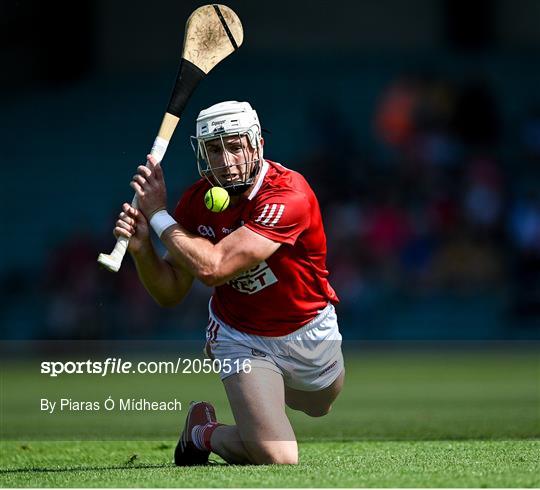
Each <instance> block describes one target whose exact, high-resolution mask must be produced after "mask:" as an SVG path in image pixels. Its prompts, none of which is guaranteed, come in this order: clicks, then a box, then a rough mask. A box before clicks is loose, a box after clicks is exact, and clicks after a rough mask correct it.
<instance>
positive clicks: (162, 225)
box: [150, 209, 178, 238]
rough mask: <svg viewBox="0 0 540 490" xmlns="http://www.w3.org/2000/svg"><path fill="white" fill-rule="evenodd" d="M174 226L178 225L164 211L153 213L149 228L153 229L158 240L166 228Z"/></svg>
mask: <svg viewBox="0 0 540 490" xmlns="http://www.w3.org/2000/svg"><path fill="white" fill-rule="evenodd" d="M176 224H178V223H177V222H176V221H175V220H174V218H173V217H172V216H171V215H170V214H169V213H167V211H166V210H165V209H162V210H161V211H158V212H157V213H154V214H153V215H152V217H151V218H150V226H151V227H152V228H153V229H154V231H155V232H156V234H157V236H158V237H159V238H161V235H162V234H163V232H164V231H165V230H166V229H167V228H170V227H171V226H172V225H176Z"/></svg>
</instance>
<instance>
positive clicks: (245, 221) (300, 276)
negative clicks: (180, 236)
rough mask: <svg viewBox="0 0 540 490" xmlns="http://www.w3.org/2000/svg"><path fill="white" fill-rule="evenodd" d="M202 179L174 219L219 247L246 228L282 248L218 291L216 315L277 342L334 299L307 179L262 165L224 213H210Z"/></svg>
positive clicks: (318, 215) (320, 226)
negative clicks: (254, 179)
mask: <svg viewBox="0 0 540 490" xmlns="http://www.w3.org/2000/svg"><path fill="white" fill-rule="evenodd" d="M209 188H210V184H209V183H208V182H207V181H206V180H204V179H200V180H199V181H197V182H196V183H195V184H193V185H192V186H191V187H189V188H188V189H187V191H186V192H185V193H184V195H183V196H182V198H181V199H180V201H179V203H178V204H177V206H176V209H175V212H174V217H175V219H176V220H177V221H178V222H179V223H180V224H181V225H182V226H183V227H184V228H186V229H187V230H188V231H190V232H191V233H193V234H196V235H200V236H203V237H205V238H207V239H208V240H210V241H212V242H213V243H217V242H219V241H220V240H221V239H222V238H224V237H225V236H226V235H228V234H229V233H232V232H233V231H234V230H236V229H237V228H239V227H240V226H246V227H247V228H249V229H250V230H252V231H254V232H255V233H258V234H260V235H262V236H264V237H266V238H269V239H270V240H273V241H275V242H279V243H281V246H280V247H279V248H278V249H277V250H276V252H274V253H273V254H272V255H271V256H270V257H268V258H267V259H266V260H264V261H263V262H261V263H260V264H259V265H257V266H256V267H254V268H253V269H251V270H249V271H247V272H243V273H241V274H239V275H238V276H237V277H235V278H234V279H231V280H230V281H229V282H228V283H226V284H224V285H222V286H217V287H216V288H215V289H214V294H213V296H212V301H211V307H212V310H213V312H214V314H215V315H216V316H217V317H218V318H220V319H221V320H223V322H225V323H226V324H228V325H229V326H231V327H233V328H236V329H237V330H240V331H242V332H247V333H250V334H254V335H265V336H270V337H279V336H282V335H287V334H289V333H291V332H294V331H295V330H297V329H299V328H300V327H302V326H303V325H305V324H306V323H308V322H309V321H310V320H312V319H313V318H314V317H315V316H317V314H318V312H319V311H320V310H322V309H323V308H324V307H325V306H326V305H327V304H328V302H332V303H334V304H336V303H338V302H339V299H338V297H337V295H336V293H335V291H334V290H333V289H332V286H330V283H329V282H328V279H327V277H328V271H327V270H326V236H325V234H324V228H323V224H322V218H321V212H320V209H319V203H318V201H317V198H316V197H315V194H314V192H313V190H312V189H311V187H310V186H309V184H308V183H307V182H306V180H305V179H304V177H302V175H300V174H299V173H298V172H294V171H293V170H289V169H287V168H285V167H283V166H282V165H280V164H279V163H275V162H271V161H269V160H265V161H264V162H263V166H262V169H261V172H260V174H259V176H258V178H257V182H256V184H255V185H254V187H253V190H252V191H251V193H250V195H249V196H248V197H247V198H245V199H242V200H241V201H239V203H237V204H236V205H235V206H234V207H229V208H228V209H226V210H225V211H223V212H221V213H214V212H212V211H209V210H208V209H207V208H206V206H205V204H204V195H205V193H206V191H207V190H208V189H209Z"/></svg>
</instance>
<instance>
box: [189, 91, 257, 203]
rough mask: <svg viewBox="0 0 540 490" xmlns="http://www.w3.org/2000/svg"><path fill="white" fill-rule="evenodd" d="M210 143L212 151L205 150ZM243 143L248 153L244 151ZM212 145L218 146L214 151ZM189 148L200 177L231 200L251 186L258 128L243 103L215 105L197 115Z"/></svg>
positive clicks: (255, 118)
mask: <svg viewBox="0 0 540 490" xmlns="http://www.w3.org/2000/svg"><path fill="white" fill-rule="evenodd" d="M210 142H211V143H212V145H211V146H212V151H209V148H208V146H207V144H208V143H210ZM235 143H236V144H235ZM247 143H249V145H250V147H251V149H250V151H246V146H245V145H246V144H247ZM215 145H219V150H218V151H216V148H215ZM191 146H192V148H193V151H194V152H195V156H196V159H197V168H198V170H199V174H200V175H201V177H203V178H204V179H206V180H207V181H208V182H209V183H210V184H211V185H213V186H215V185H217V186H220V187H223V188H224V189H226V190H227V192H229V194H230V195H232V196H238V195H240V194H243V193H244V192H245V191H246V190H247V189H249V187H250V186H251V185H252V184H253V183H254V182H255V180H256V178H257V175H258V174H259V170H260V168H261V160H262V145H261V126H260V123H259V118H258V116H257V113H256V112H255V111H254V110H253V109H252V107H251V105H250V104H249V103H247V102H237V101H227V102H221V103H219V104H215V105H213V106H211V107H209V108H208V109H205V110H203V111H201V112H200V114H199V116H198V118H197V136H192V137H191ZM240 148H241V152H240Z"/></svg>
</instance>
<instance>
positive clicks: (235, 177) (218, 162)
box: [205, 135, 259, 187]
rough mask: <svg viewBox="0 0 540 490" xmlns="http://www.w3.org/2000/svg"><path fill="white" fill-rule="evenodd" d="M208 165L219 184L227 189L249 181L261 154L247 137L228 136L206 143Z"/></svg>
mask: <svg viewBox="0 0 540 490" xmlns="http://www.w3.org/2000/svg"><path fill="white" fill-rule="evenodd" d="M205 146H206V153H207V156H208V164H209V166H210V168H211V169H212V173H213V174H214V177H215V178H216V179H217V180H218V181H219V182H218V183H219V184H220V185H221V186H223V187H227V186H230V185H233V184H242V183H244V182H246V181H247V179H248V178H249V176H250V173H251V170H252V168H253V165H254V162H255V161H256V160H258V159H259V154H258V153H259V152H258V150H257V149H256V148H253V147H252V146H251V144H250V142H249V139H248V137H247V136H246V135H238V136H227V137H225V138H216V139H213V140H210V141H206V143H205Z"/></svg>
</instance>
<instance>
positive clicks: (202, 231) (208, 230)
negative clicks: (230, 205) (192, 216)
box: [197, 225, 216, 238]
mask: <svg viewBox="0 0 540 490" xmlns="http://www.w3.org/2000/svg"><path fill="white" fill-rule="evenodd" d="M197 231H198V232H199V235H201V236H209V237H212V238H216V234H215V233H214V230H213V229H212V227H211V226H206V225H199V226H198V228H197Z"/></svg>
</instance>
